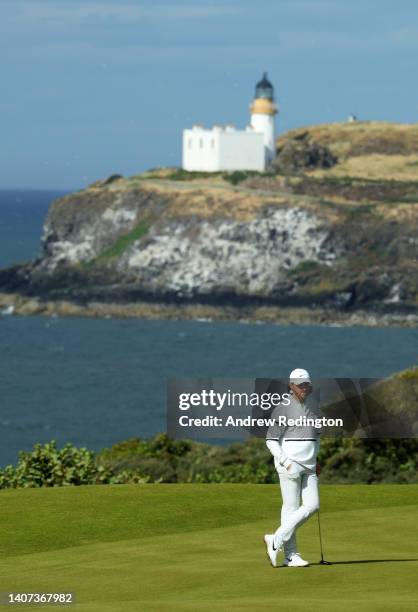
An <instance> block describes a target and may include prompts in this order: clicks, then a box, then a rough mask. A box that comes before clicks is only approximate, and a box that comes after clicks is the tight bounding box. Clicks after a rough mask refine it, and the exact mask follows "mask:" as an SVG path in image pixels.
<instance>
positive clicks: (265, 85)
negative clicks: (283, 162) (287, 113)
mask: <svg viewBox="0 0 418 612" xmlns="http://www.w3.org/2000/svg"><path fill="white" fill-rule="evenodd" d="M250 111H251V121H250V125H251V127H252V128H253V130H254V131H255V132H262V133H263V134H264V147H265V156H266V157H265V165H266V166H268V165H269V164H270V162H271V161H272V160H273V159H274V158H275V157H276V144H275V127H274V116H275V115H276V114H277V113H278V111H279V109H278V107H277V106H276V104H275V102H274V87H273V85H272V84H271V83H270V81H269V80H268V78H267V73H266V72H264V74H263V76H262V78H261V81H259V82H258V83H257V85H256V86H255V95H254V100H253V101H252V103H251V104H250Z"/></svg>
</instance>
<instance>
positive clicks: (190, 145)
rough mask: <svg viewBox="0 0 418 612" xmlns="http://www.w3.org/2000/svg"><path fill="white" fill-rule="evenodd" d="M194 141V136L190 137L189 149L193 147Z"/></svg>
mask: <svg viewBox="0 0 418 612" xmlns="http://www.w3.org/2000/svg"><path fill="white" fill-rule="evenodd" d="M192 143H193V139H192V138H189V149H191V148H192Z"/></svg>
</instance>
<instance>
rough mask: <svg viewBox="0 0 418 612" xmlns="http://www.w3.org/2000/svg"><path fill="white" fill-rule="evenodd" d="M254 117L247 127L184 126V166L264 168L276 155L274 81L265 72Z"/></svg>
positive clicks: (201, 168) (257, 90) (195, 168)
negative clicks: (240, 128) (185, 127)
mask: <svg viewBox="0 0 418 612" xmlns="http://www.w3.org/2000/svg"><path fill="white" fill-rule="evenodd" d="M250 111H251V121H250V124H249V125H247V126H246V127H245V129H244V130H239V129H236V127H235V126H234V125H233V124H231V123H228V124H227V125H225V126H222V125H214V126H213V127H212V128H209V129H208V128H204V127H203V125H201V124H199V123H195V124H194V125H193V126H192V128H187V129H185V130H183V160H182V167H183V169H184V170H187V171H189V172H193V171H200V172H219V171H220V170H221V171H222V170H226V171H234V170H256V171H258V172H264V171H265V170H266V169H267V168H268V166H269V164H270V162H271V161H272V159H274V158H275V156H276V144H275V130H274V116H275V115H276V113H277V112H278V108H277V106H276V104H275V102H274V89H273V85H272V84H271V83H270V81H269V80H268V78H267V73H266V72H265V73H264V74H263V77H262V79H261V81H259V82H258V83H257V84H256V86H255V96H254V99H253V101H252V103H251V104H250Z"/></svg>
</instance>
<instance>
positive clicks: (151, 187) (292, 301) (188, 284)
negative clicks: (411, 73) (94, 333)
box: [0, 126, 418, 313]
mask: <svg viewBox="0 0 418 612" xmlns="http://www.w3.org/2000/svg"><path fill="white" fill-rule="evenodd" d="M318 129H319V128H312V132H309V133H308V135H307V136H306V133H307V132H306V130H305V131H304V132H303V138H302V139H301V138H299V139H298V138H297V137H296V138H295V134H291V135H290V136H289V140H288V143H287V144H289V143H292V142H300V141H301V140H302V141H303V142H304V143H305V144H306V142H308V143H310V144H309V147H310V150H313V149H312V147H314V148H315V150H316V151H318V150H319V148H318V147H319V145H318V142H317V140H318ZM324 129H325V128H323V127H322V132H324ZM336 129H337V128H336ZM338 129H342V128H338ZM345 129H346V128H344V130H345ZM353 129H354V128H353ZM355 129H357V126H356V128H355ZM363 129H364V128H363ZM344 130H343V131H344ZM325 131H326V130H325ZM344 133H345V132H344ZM402 134H404V132H403V131H402ZM296 136H297V134H296ZM325 136H326V137H324V140H325V142H326V147H327V151H329V156H328V153H327V154H326V155H325V153H323V152H324V151H325V149H323V150H321V151H322V153H323V155H322V153H321V155H322V161H323V160H325V161H326V159H325V158H327V159H328V161H327V163H325V162H324V163H322V162H321V163H320V164H319V166H321V168H320V169H318V168H316V169H315V170H314V171H310V172H302V174H300V173H299V174H298V175H296V176H295V175H294V174H292V173H290V174H288V175H286V174H284V173H282V174H272V173H271V172H269V173H267V174H265V175H258V176H254V173H248V176H246V174H245V173H240V176H239V180H240V182H238V184H235V183H236V182H237V176H235V177H232V178H233V179H234V180H231V176H229V175H227V174H225V175H222V174H221V173H217V174H214V175H209V176H202V174H198V173H196V174H194V173H178V172H177V173H176V172H173V171H170V170H169V169H166V170H164V171H163V170H161V171H155V172H151V171H150V172H148V173H143V174H142V175H138V176H134V177H131V178H129V179H123V178H122V177H120V176H119V175H115V176H112V177H110V179H108V180H104V181H98V182H96V183H94V184H93V185H91V186H90V187H89V188H87V189H85V190H83V191H80V192H77V193H74V194H71V195H68V196H66V197H64V198H60V199H59V200H57V201H55V202H54V203H53V204H52V206H51V208H50V210H49V213H48V216H47V219H46V221H45V227H44V234H43V238H42V250H41V255H40V257H39V258H38V259H37V260H35V261H33V262H30V263H28V264H26V265H22V266H15V267H13V268H9V269H7V270H0V292H2V293H11V292H15V293H19V294H20V295H26V296H37V297H39V298H40V299H44V300H68V301H72V302H75V303H86V302H89V301H91V300H96V301H99V302H100V301H102V302H110V301H111V302H112V303H120V304H124V303H128V302H129V303H132V302H135V301H136V300H144V299H145V300H149V301H159V302H163V301H167V302H170V301H171V302H173V301H174V302H181V301H188V302H195V303H210V304H218V305H222V306H226V305H246V304H251V303H257V304H276V305H282V306H304V307H311V308H316V307H318V306H325V307H329V308H334V309H338V310H347V309H354V310H355V309H356V308H369V309H372V310H380V311H382V310H383V311H392V312H394V311H396V312H406V313H411V312H415V311H416V307H417V287H418V280H417V235H418V231H417V230H418V216H417V213H416V210H417V208H416V207H417V204H416V203H415V201H417V202H418V175H417V182H416V183H415V182H414V181H413V175H412V177H411V172H413V170H411V168H413V166H411V165H410V164H412V163H415V164H418V150H417V160H416V161H415V162H414V160H413V159H412V158H411V155H412V153H411V151H412V150H413V145H411V144H410V142H411V141H412V142H415V141H414V140H413V139H412V140H411V138H409V140H405V139H404V140H405V142H407V143H409V144H408V146H410V147H412V148H411V149H410V150H408V155H407V156H406V157H405V172H406V173H407V175H406V176H405V177H403V176H402V175H400V176H397V177H396V178H392V177H391V178H390V179H389V180H388V179H387V178H381V179H379V180H377V179H376V178H373V179H372V180H370V179H367V178H365V177H364V167H365V163H366V158H367V160H369V163H370V167H373V169H374V170H373V171H374V172H376V170H375V168H376V163H377V161H376V159H375V158H373V159H372V160H370V159H369V157H368V156H369V155H370V146H369V148H368V149H367V155H366V158H364V159H363V158H362V159H360V161H359V160H358V159H357V158H353V157H350V156H348V157H347V154H344V151H343V149H342V147H341V143H340V141H338V143H337V144H336V142H337V141H335V142H334V141H332V138H331V137H330V134H329V133H328V132H326V135H325ZM339 137H340V136H339ZM362 138H363V136H361V138H360V136H358V138H357V140H356V139H354V140H355V142H354V143H352V147H353V148H354V145H355V146H356V147H357V149H360V150H361V151H362V150H363V149H364V147H365V144H364V139H363V140H362ZM405 138H406V137H405ZM414 138H415V136H414ZM282 139H283V137H282ZM387 142H388V137H387V134H386V136H385V146H388V145H387ZM405 142H404V144H403V146H404V147H406V146H407V145H406V144H405ZM417 142H418V140H417ZM280 146H282V150H285V148H286V142H284V143H283V141H282V142H281V145H280ZM290 146H291V145H289V147H290ZM324 146H325V145H324ZM366 148H367V147H366ZM398 148H399V147H398ZM336 150H338V160H339V161H338V163H337V164H335V162H336V159H337V155H336ZM373 155H374V153H372V156H373ZM327 156H328V157H327ZM381 158H382V156H380V158H379V160H380V161H379V160H378V161H379V163H382V164H383V163H384V167H385V168H387V167H388V164H390V163H392V158H391V156H390V155H387V156H386V157H384V159H383V158H382V159H383V161H382V159H381ZM279 159H280V156H279ZM330 160H333V163H334V164H335V165H334V167H333V168H328V169H327V170H325V169H324V168H323V166H324V165H325V166H327V164H328V165H329V166H330V165H332V164H331V161H330ZM328 162H329V163H328ZM397 163H398V166H397V168H399V160H398V162H397ZM344 164H346V165H345V166H344ZM347 164H348V165H347ZM408 164H409V165H408ZM345 168H348V171H349V172H351V175H349V174H347V172H348V171H346V170H345ZM341 172H342V173H343V175H342V177H341ZM397 172H399V170H397ZM179 179H181V180H179ZM185 179H187V180H185Z"/></svg>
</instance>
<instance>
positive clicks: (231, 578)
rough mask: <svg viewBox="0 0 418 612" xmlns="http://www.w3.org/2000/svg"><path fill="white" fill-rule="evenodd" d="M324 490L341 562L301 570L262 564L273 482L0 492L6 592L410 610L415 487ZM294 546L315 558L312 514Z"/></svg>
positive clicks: (125, 603)
mask: <svg viewBox="0 0 418 612" xmlns="http://www.w3.org/2000/svg"><path fill="white" fill-rule="evenodd" d="M321 491H322V492H321V503H322V511H321V516H322V530H323V536H324V541H325V551H326V557H328V558H329V559H330V560H332V561H334V562H336V563H335V564H334V565H333V566H331V567H322V566H318V565H317V564H314V565H312V566H311V567H310V568H308V569H301V570H291V569H284V568H278V569H277V570H274V569H273V568H271V567H270V566H269V565H268V563H267V561H266V557H265V552H264V547H263V544H262V541H261V537H262V535H263V533H265V532H266V531H271V530H272V529H273V528H274V526H275V523H276V520H277V515H278V508H279V502H280V498H279V494H278V488H277V487H276V486H274V485H218V486H216V485H143V486H135V485H117V486H101V487H77V488H72V487H71V488H58V489H38V490H18V491H2V492H1V493H0V495H1V509H2V521H1V527H0V529H1V536H0V541H1V567H0V576H1V584H2V587H1V590H2V591H4V590H7V589H10V590H14V591H16V590H19V589H24V590H27V591H30V590H43V591H50V590H51V589H54V590H60V589H64V590H67V591H68V590H72V591H74V592H75V593H76V597H77V600H78V603H77V604H76V605H74V606H73V607H72V609H74V610H83V611H84V610H85V611H117V610H121V609H125V610H161V609H169V610H218V609H219V610H221V609H227V610H261V609H268V610H270V609H271V610H273V609H277V608H279V609H281V610H290V609H291V610H292V611H293V610H294V611H297V610H304V611H306V610H325V611H328V610H329V611H339V610H352V609H354V608H355V609H356V610H368V611H369V610H371V611H373V610H395V609H396V610H413V609H416V607H417V604H418V586H417V582H416V572H417V569H418V551H417V548H416V542H417V527H416V515H417V509H418V486H415V485H382V486H377V485H376V486H362V485H352V486H338V485H334V486H332V485H328V486H327V485H323V486H322V490H321ZM299 547H300V550H301V552H303V554H304V555H306V557H307V558H308V559H310V560H311V561H313V562H316V561H317V560H318V556H319V554H318V536H317V523H316V519H315V518H313V519H312V520H310V521H308V522H307V524H306V525H304V527H303V528H302V529H301V531H300V536H299ZM356 561H357V563H356ZM358 561H360V563H358ZM361 561H363V562H361ZM367 561H368V562H367ZM302 589H303V590H302ZM4 609H7V607H5V608H4ZM20 609H25V607H23V606H22V608H20ZM28 609H29V608H28ZM40 609H43V607H41V608H40Z"/></svg>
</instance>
